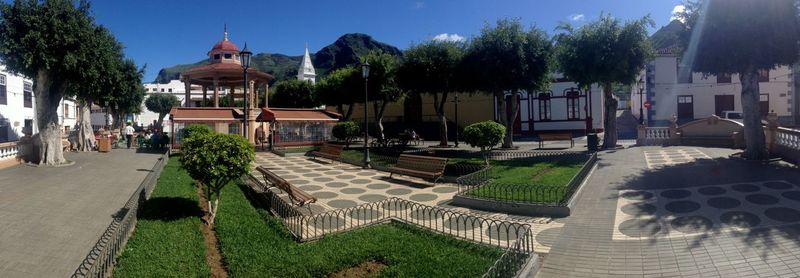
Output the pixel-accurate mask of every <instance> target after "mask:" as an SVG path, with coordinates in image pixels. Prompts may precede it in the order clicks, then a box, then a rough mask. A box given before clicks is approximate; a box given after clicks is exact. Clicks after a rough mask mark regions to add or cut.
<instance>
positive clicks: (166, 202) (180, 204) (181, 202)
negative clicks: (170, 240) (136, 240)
mask: <svg viewBox="0 0 800 278" xmlns="http://www.w3.org/2000/svg"><path fill="white" fill-rule="evenodd" d="M202 216H203V211H202V210H200V206H199V205H198V204H197V201H195V200H192V199H188V198H182V197H154V198H150V199H149V200H147V201H145V202H144V204H143V205H142V210H141V211H139V218H141V219H147V220H162V221H174V220H179V219H182V218H186V217H202Z"/></svg>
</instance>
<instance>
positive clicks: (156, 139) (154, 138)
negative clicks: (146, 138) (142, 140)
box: [150, 130, 161, 149]
mask: <svg viewBox="0 0 800 278" xmlns="http://www.w3.org/2000/svg"><path fill="white" fill-rule="evenodd" d="M160 143H161V133H160V132H159V131H158V130H156V131H154V132H153V135H151V136H150V147H151V148H154V149H160V148H161V147H160V146H159V144H160Z"/></svg>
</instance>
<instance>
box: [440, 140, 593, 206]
mask: <svg viewBox="0 0 800 278" xmlns="http://www.w3.org/2000/svg"><path fill="white" fill-rule="evenodd" d="M579 157H580V158H584V157H585V158H586V162H584V164H583V166H582V167H581V170H580V171H578V173H577V174H576V175H575V176H574V177H572V179H571V180H570V181H569V183H567V185H566V186H560V185H545V184H543V185H527V184H526V185H522V184H508V183H498V182H496V181H495V180H494V179H493V178H492V175H491V171H492V168H491V167H489V168H486V169H483V170H480V171H477V172H474V173H472V174H469V175H465V176H462V177H460V178H458V179H457V180H456V185H457V186H458V191H457V192H458V193H457V195H462V196H468V197H470V198H477V199H488V200H495V201H498V202H513V203H529V204H546V205H558V206H563V205H566V204H567V202H569V200H570V198H572V195H573V194H575V191H577V190H578V188H579V187H580V185H581V183H583V180H584V179H586V176H587V175H589V172H590V171H591V169H592V167H593V166H594V164H595V163H596V162H597V154H596V153H591V154H586V153H571V154H551V155H550V156H547V159H548V160H552V159H576V158H579ZM538 158H542V157H541V156H540V157H537V159H538ZM531 162H532V163H534V162H535V160H532V161H531Z"/></svg>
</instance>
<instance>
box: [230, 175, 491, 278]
mask: <svg viewBox="0 0 800 278" xmlns="http://www.w3.org/2000/svg"><path fill="white" fill-rule="evenodd" d="M220 204H221V205H220V212H219V215H218V216H217V221H216V225H217V226H216V231H217V237H218V238H219V242H220V245H221V248H222V252H223V254H224V257H225V260H226V263H227V267H228V272H229V274H231V276H233V277H324V276H327V275H328V274H330V273H334V272H336V271H339V270H342V269H346V268H349V267H352V266H356V265H358V264H360V263H361V262H364V261H367V260H377V261H380V262H384V263H385V264H387V265H388V267H387V268H385V269H383V270H382V271H381V272H380V276H384V277H477V276H480V275H482V274H483V273H484V272H486V270H488V269H489V267H491V265H492V263H493V262H494V261H495V260H497V258H499V256H500V255H501V253H502V250H501V249H499V248H490V247H485V246H481V245H476V244H471V243H467V242H463V241H460V240H457V239H454V238H450V237H446V236H442V235H436V234H433V233H430V232H427V231H423V230H420V229H417V228H414V227H410V226H406V225H400V224H383V225H377V226H372V227H368V228H364V229H358V230H354V231H350V232H345V233H338V234H334V235H330V236H326V237H324V238H322V239H320V240H318V241H313V242H308V243H303V244H300V243H297V242H296V241H294V240H293V239H292V237H291V235H290V234H289V232H288V231H287V230H286V229H285V228H284V227H283V225H282V223H281V222H280V220H279V219H277V218H275V217H273V216H271V215H270V214H268V213H267V212H265V211H264V210H261V209H257V208H254V207H253V206H251V204H250V202H249V201H248V200H247V198H246V197H245V195H244V193H243V192H242V191H241V189H240V188H239V187H237V186H235V185H233V184H231V185H229V186H227V187H226V188H225V189H224V190H223V193H222V200H221V202H220Z"/></svg>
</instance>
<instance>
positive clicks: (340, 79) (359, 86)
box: [316, 66, 364, 120]
mask: <svg viewBox="0 0 800 278" xmlns="http://www.w3.org/2000/svg"><path fill="white" fill-rule="evenodd" d="M363 86H364V80H363V78H361V71H360V70H357V69H356V68H355V67H353V66H348V67H344V68H340V69H337V70H334V71H332V72H330V73H328V75H327V76H325V77H323V78H322V80H320V81H319V83H317V85H316V93H317V97H318V99H319V101H320V102H321V103H322V104H325V105H331V106H336V108H337V110H338V112H339V113H340V114H342V115H343V119H344V120H348V119H350V116H351V114H352V112H353V109H352V106H353V103H357V102H359V100H361V102H363V97H358V96H361V94H363V90H364V87H363ZM345 105H347V106H348V109H347V111H345V110H344V106H345Z"/></svg>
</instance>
